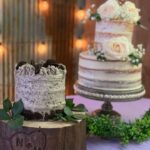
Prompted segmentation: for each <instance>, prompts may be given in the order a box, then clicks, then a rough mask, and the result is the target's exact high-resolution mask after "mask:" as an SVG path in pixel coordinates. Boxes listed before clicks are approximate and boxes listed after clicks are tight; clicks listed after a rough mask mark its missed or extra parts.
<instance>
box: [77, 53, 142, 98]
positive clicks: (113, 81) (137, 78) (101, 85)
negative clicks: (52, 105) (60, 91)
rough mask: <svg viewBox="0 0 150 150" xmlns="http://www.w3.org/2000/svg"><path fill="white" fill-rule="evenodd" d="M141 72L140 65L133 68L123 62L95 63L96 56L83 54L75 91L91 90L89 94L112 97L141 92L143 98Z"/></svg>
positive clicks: (80, 59)
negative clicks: (108, 94) (112, 95)
mask: <svg viewBox="0 0 150 150" xmlns="http://www.w3.org/2000/svg"><path fill="white" fill-rule="evenodd" d="M141 72H142V65H139V66H136V67H135V66H133V65H131V64H130V63H129V62H123V61H105V62H103V61H97V59H96V56H94V55H89V54H88V53H87V52H83V53H81V54H80V58H79V72H78V84H77V85H78V86H76V88H75V89H76V90H77V92H79V91H84V90H85V92H89V91H91V90H92V91H91V93H92V92H93V91H94V93H97V92H98V93H103V94H107V93H110V95H111V94H114V96H115V95H116V96H117V95H122V94H123V93H131V91H132V92H133V91H134V92H135V93H137V94H139V93H138V92H139V91H142V96H143V90H141V89H143V86H142V83H141ZM86 88H87V89H88V90H87V91H86ZM89 89H90V90H89ZM134 92H133V93H134ZM103 94H102V95H103ZM132 96H133V95H132ZM140 96H141V94H140ZM134 97H135V95H134ZM116 98H119V97H118V96H117V97H116Z"/></svg>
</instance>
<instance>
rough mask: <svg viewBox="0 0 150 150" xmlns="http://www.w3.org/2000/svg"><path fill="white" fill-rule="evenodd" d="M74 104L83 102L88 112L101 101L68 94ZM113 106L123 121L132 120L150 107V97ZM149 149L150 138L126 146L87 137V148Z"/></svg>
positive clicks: (102, 149)
mask: <svg viewBox="0 0 150 150" xmlns="http://www.w3.org/2000/svg"><path fill="white" fill-rule="evenodd" d="M69 98H73V99H74V102H75V103H76V104H79V103H83V104H84V105H85V106H86V107H87V109H88V110H89V112H90V113H91V112H93V111H94V110H95V109H98V108H99V105H102V103H103V102H99V101H94V100H90V99H87V98H84V97H81V96H69ZM113 107H114V109H115V110H116V111H118V112H119V113H120V114H121V116H122V118H123V119H124V120H125V121H134V120H135V119H136V118H140V117H142V115H143V114H144V113H145V112H146V111H147V110H148V109H149V108H150V99H146V98H143V99H141V100H139V101H133V102H123V103H122V102H115V103H113ZM99 149H101V150H150V140H149V141H147V142H144V143H141V144H135V143H130V144H129V145H127V146H125V147H124V146H122V145H120V143H119V141H114V140H103V139H100V138H98V137H91V138H88V139H87V150H99Z"/></svg>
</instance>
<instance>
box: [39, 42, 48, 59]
mask: <svg viewBox="0 0 150 150" xmlns="http://www.w3.org/2000/svg"><path fill="white" fill-rule="evenodd" d="M37 52H38V54H39V55H40V56H43V55H46V54H47V52H48V45H47V44H46V43H45V42H41V43H39V44H38V47H37Z"/></svg>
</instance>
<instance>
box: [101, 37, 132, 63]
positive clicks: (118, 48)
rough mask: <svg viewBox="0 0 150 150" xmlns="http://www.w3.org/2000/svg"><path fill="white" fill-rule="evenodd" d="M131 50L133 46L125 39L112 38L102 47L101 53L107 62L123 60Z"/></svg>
mask: <svg viewBox="0 0 150 150" xmlns="http://www.w3.org/2000/svg"><path fill="white" fill-rule="evenodd" d="M132 50H133V46H132V45H131V43H130V42H129V40H128V39H127V38H126V37H117V38H112V39H110V40H108V41H106V42H104V45H103V52H104V55H105V57H106V59H108V60H125V59H127V58H128V55H129V54H130V53H131V51H132Z"/></svg>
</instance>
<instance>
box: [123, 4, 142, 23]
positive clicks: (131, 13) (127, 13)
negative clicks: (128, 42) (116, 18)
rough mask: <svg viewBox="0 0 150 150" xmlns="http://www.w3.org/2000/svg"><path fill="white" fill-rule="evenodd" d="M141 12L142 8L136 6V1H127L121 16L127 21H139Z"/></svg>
mask: <svg viewBox="0 0 150 150" xmlns="http://www.w3.org/2000/svg"><path fill="white" fill-rule="evenodd" d="M139 12H140V9H138V8H136V6H135V4H134V3H132V2H130V1H126V2H125V3H124V5H123V6H122V13H121V16H122V18H124V19H125V20H127V21H130V22H137V21H138V20H140V18H141V17H140V15H139Z"/></svg>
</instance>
